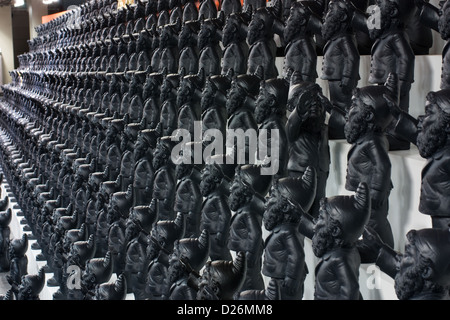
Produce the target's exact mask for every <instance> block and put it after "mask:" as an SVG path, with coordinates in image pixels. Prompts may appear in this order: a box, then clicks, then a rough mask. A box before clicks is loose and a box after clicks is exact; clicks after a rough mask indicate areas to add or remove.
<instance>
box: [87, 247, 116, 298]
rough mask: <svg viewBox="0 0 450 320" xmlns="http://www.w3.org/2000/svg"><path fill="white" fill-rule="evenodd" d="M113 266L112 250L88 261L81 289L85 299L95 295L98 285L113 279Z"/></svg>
mask: <svg viewBox="0 0 450 320" xmlns="http://www.w3.org/2000/svg"><path fill="white" fill-rule="evenodd" d="M113 268H114V262H113V259H112V257H111V252H106V255H105V256H104V257H101V258H92V259H89V260H88V261H86V267H85V269H84V270H83V272H82V274H81V291H82V293H83V294H84V295H85V297H84V299H85V300H90V299H91V298H92V297H93V296H94V295H95V288H96V286H97V285H99V284H102V283H106V282H108V281H109V280H110V279H111V276H112V274H113Z"/></svg>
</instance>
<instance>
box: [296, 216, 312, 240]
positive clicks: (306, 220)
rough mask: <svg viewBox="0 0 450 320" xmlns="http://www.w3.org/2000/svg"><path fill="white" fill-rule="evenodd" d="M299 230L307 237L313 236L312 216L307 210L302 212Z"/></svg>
mask: <svg viewBox="0 0 450 320" xmlns="http://www.w3.org/2000/svg"><path fill="white" fill-rule="evenodd" d="M299 231H300V233H301V234H303V235H304V236H305V237H307V238H309V239H312V237H313V236H314V218H313V217H312V216H311V215H310V214H309V213H307V212H303V213H302V216H301V218H300V225H299Z"/></svg>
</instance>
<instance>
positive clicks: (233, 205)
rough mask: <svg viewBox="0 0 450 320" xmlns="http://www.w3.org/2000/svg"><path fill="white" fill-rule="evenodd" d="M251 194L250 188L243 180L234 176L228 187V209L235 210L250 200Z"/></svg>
mask: <svg viewBox="0 0 450 320" xmlns="http://www.w3.org/2000/svg"><path fill="white" fill-rule="evenodd" d="M252 197H253V194H252V192H251V190H250V188H249V187H248V186H247V185H246V184H245V183H244V182H243V180H242V178H240V177H239V176H236V177H235V178H234V180H233V183H232V184H231V187H230V196H229V205H230V209H231V210H233V211H237V210H239V209H240V208H242V207H243V206H245V205H246V204H248V203H249V202H250V200H251V199H252Z"/></svg>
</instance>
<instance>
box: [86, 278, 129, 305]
mask: <svg viewBox="0 0 450 320" xmlns="http://www.w3.org/2000/svg"><path fill="white" fill-rule="evenodd" d="M94 292H95V294H94V297H93V299H92V300H125V298H126V296H127V280H126V279H125V277H124V275H123V274H120V275H119V276H118V277H117V280H116V281H115V282H113V283H109V282H106V283H102V284H99V285H97V286H96V288H95V291H94Z"/></svg>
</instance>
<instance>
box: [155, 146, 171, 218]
mask: <svg viewBox="0 0 450 320" xmlns="http://www.w3.org/2000/svg"><path fill="white" fill-rule="evenodd" d="M173 144H174V143H173V142H172V140H171V137H162V138H161V139H159V140H158V142H157V144H156V148H155V150H154V152H153V168H154V169H155V170H156V171H155V179H154V181H153V195H152V197H153V198H154V199H157V204H156V205H157V210H158V219H159V220H170V219H172V218H174V217H175V211H174V210H173V204H174V201H175V190H176V177H175V165H174V163H173V161H172V159H171V153H172V148H173Z"/></svg>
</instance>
